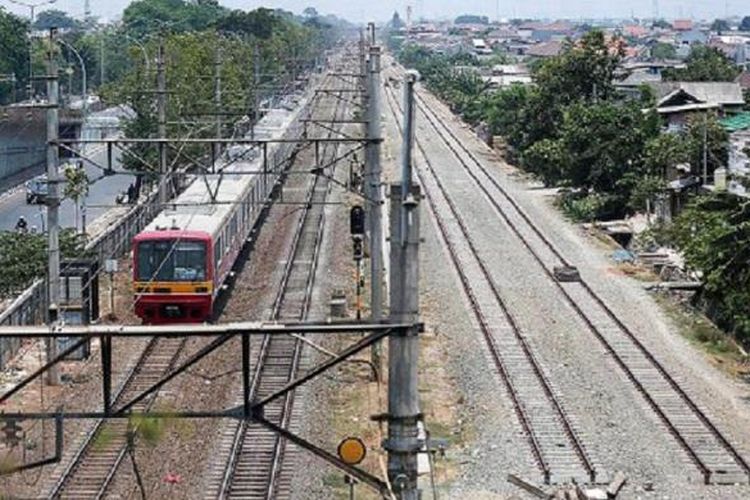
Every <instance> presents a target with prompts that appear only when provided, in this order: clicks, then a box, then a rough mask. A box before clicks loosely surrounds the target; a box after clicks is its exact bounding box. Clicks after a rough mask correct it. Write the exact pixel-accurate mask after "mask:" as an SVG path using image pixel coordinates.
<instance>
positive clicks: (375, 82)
mask: <svg viewBox="0 0 750 500" xmlns="http://www.w3.org/2000/svg"><path fill="white" fill-rule="evenodd" d="M367 94H368V101H369V105H368V109H367V111H368V117H367V139H368V140H369V142H368V143H367V149H366V165H367V172H366V174H365V178H366V184H368V185H369V189H367V190H366V192H365V193H366V195H367V197H368V203H367V204H368V206H369V208H370V214H369V218H368V222H369V224H370V311H371V313H372V321H373V322H375V323H378V322H380V321H381V320H382V317H383V219H382V217H383V216H382V200H381V186H380V174H381V170H380V142H379V140H380V134H381V126H380V47H370V67H369V73H368V89H367ZM372 363H373V365H375V368H376V369H377V371H378V373H382V369H381V368H382V361H381V349H380V345H379V344H376V345H373V346H372Z"/></svg>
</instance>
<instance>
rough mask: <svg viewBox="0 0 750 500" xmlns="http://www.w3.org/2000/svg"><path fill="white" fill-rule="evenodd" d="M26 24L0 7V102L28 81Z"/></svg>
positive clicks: (10, 96) (6, 99)
mask: <svg viewBox="0 0 750 500" xmlns="http://www.w3.org/2000/svg"><path fill="white" fill-rule="evenodd" d="M27 31H28V24H27V23H26V22H25V21H23V20H21V18H19V17H17V16H15V15H13V14H10V13H8V12H6V11H5V9H4V8H3V7H0V103H6V102H8V101H9V100H10V99H12V98H13V97H14V95H15V94H16V89H18V88H21V89H23V88H24V86H25V84H26V83H27V81H28V73H29V60H28V57H29V56H28V50H29V49H28V45H27V40H28V38H27Z"/></svg>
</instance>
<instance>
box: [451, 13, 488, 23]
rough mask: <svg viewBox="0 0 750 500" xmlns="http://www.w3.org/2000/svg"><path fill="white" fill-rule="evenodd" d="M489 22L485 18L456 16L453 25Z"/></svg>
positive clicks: (468, 15) (471, 15)
mask: <svg viewBox="0 0 750 500" xmlns="http://www.w3.org/2000/svg"><path fill="white" fill-rule="evenodd" d="M489 23H490V20H489V18H488V17H487V16H478V15H474V14H464V15H461V16H458V17H457V18H456V20H455V21H453V24H489Z"/></svg>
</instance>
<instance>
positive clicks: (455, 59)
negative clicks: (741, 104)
mask: <svg viewBox="0 0 750 500" xmlns="http://www.w3.org/2000/svg"><path fill="white" fill-rule="evenodd" d="M704 49H705V50H704ZM719 55H721V54H719V53H717V52H716V51H715V50H714V49H710V50H709V49H706V48H703V49H696V50H695V51H694V52H693V54H692V55H691V59H690V60H689V61H688V68H687V69H686V70H685V71H688V72H690V74H694V75H698V74H699V73H700V74H702V75H703V76H704V77H706V78H708V77H709V76H710V77H711V78H712V79H716V80H719V79H721V78H720V77H721V76H726V74H727V72H728V71H729V70H731V71H732V72H733V73H734V72H735V68H734V67H733V66H732V65H731V62H728V61H726V60H725V58H724V57H723V55H721V58H719V57H718V56H719ZM399 57H400V60H401V61H402V63H403V64H404V65H406V66H408V67H414V68H416V69H417V70H418V71H419V72H420V74H421V75H422V78H423V80H424V81H425V82H426V84H427V85H428V87H430V89H431V90H432V91H433V92H434V93H435V94H437V95H438V96H439V97H440V98H441V99H443V100H444V101H446V102H447V103H448V104H449V105H450V106H451V108H452V109H453V110H454V111H455V112H457V113H458V114H460V115H461V116H462V117H463V119H464V120H466V121H467V122H469V123H472V124H477V123H479V122H484V123H486V124H487V125H488V126H489V128H490V130H491V131H492V133H493V134H495V135H502V136H503V137H504V138H505V140H506V142H507V145H508V155H509V157H510V158H511V159H512V160H514V161H515V162H516V163H518V164H519V166H521V167H522V168H523V169H525V170H526V171H528V172H530V173H533V174H535V175H536V176H537V177H538V178H539V179H540V180H542V181H543V182H544V183H545V184H546V185H549V186H559V187H561V188H565V189H564V191H563V196H562V198H561V200H560V206H561V207H562V208H563V210H564V211H565V212H566V213H567V214H568V215H569V216H571V217H572V218H574V219H576V220H592V219H609V218H619V217H622V216H624V215H627V214H628V213H631V212H633V211H636V210H641V209H643V208H645V206H646V204H647V201H648V200H650V199H653V197H654V196H655V195H656V194H657V193H659V192H661V191H662V190H663V188H664V185H665V182H666V180H668V179H667V177H668V175H669V174H670V173H671V172H672V171H673V170H674V167H676V166H677V165H678V164H683V163H689V164H690V166H691V170H692V173H693V174H694V175H699V176H702V175H703V170H704V168H703V163H704V157H703V143H704V131H705V134H706V139H707V141H706V143H707V145H708V148H707V155H706V160H707V162H706V163H707V168H706V173H707V174H708V175H711V174H712V173H713V171H714V170H715V169H716V168H717V167H718V166H720V165H722V164H726V161H727V155H728V150H727V135H726V132H724V130H723V129H722V127H721V126H720V125H719V123H718V121H717V120H716V117H715V116H713V115H707V116H706V117H705V118H699V119H697V120H694V121H692V122H691V123H690V124H689V126H688V127H687V129H686V130H685V131H684V132H682V133H679V134H669V135H663V134H662V133H661V122H660V120H659V118H658V116H657V115H656V114H655V113H644V112H643V108H647V107H650V106H651V105H652V103H653V96H652V95H651V94H650V92H648V88H645V89H644V92H643V94H642V97H641V99H640V100H632V99H631V100H627V99H625V98H624V97H622V96H621V95H619V94H618V92H617V91H616V89H615V87H614V85H613V81H614V72H615V69H616V68H617V66H618V64H619V62H620V59H621V53H620V52H618V51H613V50H612V47H611V44H608V43H607V41H606V40H605V37H604V34H603V33H602V32H601V31H597V30H592V31H590V32H588V33H587V34H586V35H585V36H584V37H583V38H581V39H580V40H579V41H577V42H575V43H573V42H571V41H568V42H566V44H565V46H564V49H563V51H562V53H561V54H560V55H559V56H557V57H552V58H549V59H546V60H544V61H542V62H540V63H539V64H538V65H537V66H536V67H535V68H533V70H532V71H533V77H534V82H535V85H534V86H521V85H514V86H511V87H510V88H507V89H503V90H500V91H496V92H488V91H487V86H486V85H484V82H483V81H482V79H481V78H480V77H479V76H478V74H477V73H476V72H473V71H471V68H465V67H464V66H471V65H477V64H479V63H478V62H476V60H475V58H474V57H473V56H472V55H471V54H460V53H459V54H455V55H450V56H448V55H437V54H432V53H430V52H429V51H427V50H425V49H423V48H419V47H416V46H413V45H412V46H405V47H404V48H403V49H402V50H401V52H400V55H399Z"/></svg>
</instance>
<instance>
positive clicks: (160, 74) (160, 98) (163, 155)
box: [156, 39, 170, 205]
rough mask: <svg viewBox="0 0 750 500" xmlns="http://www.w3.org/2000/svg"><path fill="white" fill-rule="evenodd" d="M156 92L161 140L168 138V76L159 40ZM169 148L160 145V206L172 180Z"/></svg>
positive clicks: (164, 199)
mask: <svg viewBox="0 0 750 500" xmlns="http://www.w3.org/2000/svg"><path fill="white" fill-rule="evenodd" d="M156 89H157V90H156V92H157V119H158V121H159V130H158V134H159V139H166V138H167V76H166V72H165V61H164V40H163V39H160V40H159V48H158V51H157V53H156ZM167 173H168V172H167V147H166V144H164V143H160V144H159V181H158V182H159V184H158V185H159V194H158V200H159V204H160V205H162V204H164V203H166V202H167V187H168V186H169V182H170V180H169V179H168V178H167Z"/></svg>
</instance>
